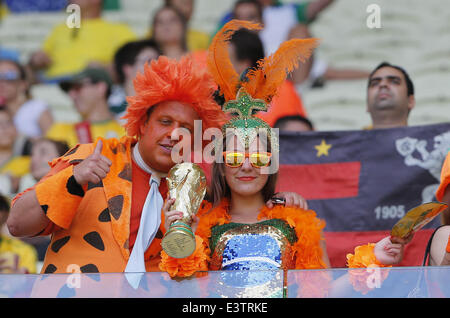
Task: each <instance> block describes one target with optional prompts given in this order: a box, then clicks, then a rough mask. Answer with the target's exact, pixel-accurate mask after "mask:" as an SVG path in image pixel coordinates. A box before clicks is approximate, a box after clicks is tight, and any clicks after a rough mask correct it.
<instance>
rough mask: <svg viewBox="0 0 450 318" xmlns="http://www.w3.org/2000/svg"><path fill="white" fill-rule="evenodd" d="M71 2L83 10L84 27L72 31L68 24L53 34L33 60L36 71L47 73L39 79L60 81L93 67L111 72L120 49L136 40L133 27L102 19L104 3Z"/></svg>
mask: <svg viewBox="0 0 450 318" xmlns="http://www.w3.org/2000/svg"><path fill="white" fill-rule="evenodd" d="M69 2H70V4H76V5H78V6H79V7H80V14H81V17H80V18H81V27H79V28H77V27H74V28H69V27H68V26H67V24H66V21H65V22H63V23H61V24H59V25H57V26H56V27H55V28H54V29H53V30H52V31H51V33H50V35H49V36H48V37H47V38H46V40H45V42H44V44H43V47H42V49H41V50H39V51H37V52H35V53H33V54H32V56H31V58H30V61H29V62H30V63H29V64H30V66H31V68H32V69H33V70H35V71H39V70H45V74H43V76H39V74H38V75H37V80H45V81H58V80H61V79H63V78H67V77H70V76H72V75H73V74H76V73H78V72H80V71H81V70H83V69H84V68H86V67H87V66H88V65H93V64H95V65H97V66H98V65H99V64H100V65H102V66H103V67H106V68H107V69H110V68H111V62H112V59H113V54H114V52H115V51H116V50H117V48H118V47H120V46H121V45H122V44H124V43H126V42H128V41H131V40H134V39H135V38H136V35H135V34H134V32H133V31H132V30H131V28H130V27H129V26H127V25H125V24H119V23H113V22H108V21H106V20H104V19H103V18H102V17H101V13H102V0H71V1H69ZM35 77H36V76H35ZM39 77H41V78H39Z"/></svg>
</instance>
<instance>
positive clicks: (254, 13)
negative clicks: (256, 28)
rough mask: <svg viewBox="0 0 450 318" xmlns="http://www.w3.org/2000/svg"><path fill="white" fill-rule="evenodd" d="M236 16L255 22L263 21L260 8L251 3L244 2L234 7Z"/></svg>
mask: <svg viewBox="0 0 450 318" xmlns="http://www.w3.org/2000/svg"><path fill="white" fill-rule="evenodd" d="M234 18H235V19H237V20H244V21H249V22H253V23H262V20H261V19H262V18H261V16H260V14H259V11H258V8H257V7H256V6H255V5H253V4H251V3H242V4H240V5H238V6H237V7H236V8H235V9H234Z"/></svg>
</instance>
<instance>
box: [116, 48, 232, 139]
mask: <svg viewBox="0 0 450 318" xmlns="http://www.w3.org/2000/svg"><path fill="white" fill-rule="evenodd" d="M133 84H134V88H135V91H136V95H135V96H128V97H127V102H128V107H127V113H126V115H125V116H123V117H122V118H123V119H125V120H126V123H125V125H124V126H125V129H126V130H127V134H128V135H129V136H132V137H135V136H138V137H139V134H140V133H139V127H140V126H141V125H142V124H145V121H146V120H147V111H148V110H149V109H150V108H151V107H153V106H156V105H158V104H159V103H161V102H164V101H178V102H180V103H183V104H186V105H189V106H191V107H192V108H193V109H194V110H195V111H196V112H197V114H198V115H199V117H200V118H201V120H202V129H203V131H204V130H205V129H207V128H210V127H217V128H220V127H221V126H222V124H223V123H224V122H225V121H226V120H227V119H226V116H225V114H224V113H223V111H222V109H221V107H220V106H219V105H218V104H217V103H216V102H215V101H214V99H213V93H214V91H215V88H216V85H215V83H214V81H213V79H212V77H211V76H210V75H209V74H208V73H207V72H206V71H204V70H201V69H199V68H198V67H197V68H196V67H195V64H194V63H193V60H192V59H191V58H190V57H187V56H186V57H182V58H181V59H180V61H176V60H174V59H169V58H167V57H166V56H160V57H159V58H158V59H157V60H153V61H151V63H150V65H149V64H148V63H146V64H145V66H144V72H143V73H138V74H137V75H136V78H135V79H134V81H133Z"/></svg>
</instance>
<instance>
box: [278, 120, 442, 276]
mask: <svg viewBox="0 0 450 318" xmlns="http://www.w3.org/2000/svg"><path fill="white" fill-rule="evenodd" d="M449 150H450V123H444V124H435V125H424V126H414V127H401V128H392V129H373V130H361V131H359V130H358V131H323V132H321V131H320V132H280V169H279V181H278V186H277V191H294V192H297V193H300V194H301V195H302V196H304V197H305V198H306V199H307V200H308V205H309V208H310V209H312V210H314V211H316V213H317V214H318V216H319V217H320V218H322V219H324V220H325V221H326V224H327V225H326V227H325V238H326V243H327V252H328V256H329V258H330V262H331V265H332V266H333V267H345V266H346V264H345V263H346V254H347V253H353V251H354V247H355V246H357V245H361V244H366V243H369V242H376V241H378V240H379V239H381V238H383V237H385V236H387V235H389V234H390V230H391V229H392V227H393V226H394V224H395V223H396V222H397V221H398V220H399V219H400V218H402V217H403V216H404V215H405V214H406V213H407V212H408V211H409V210H410V209H411V208H413V207H415V206H417V205H419V204H422V203H425V202H430V201H436V198H435V195H434V194H435V192H436V189H437V187H438V185H439V182H440V171H441V167H442V164H443V162H444V159H445V156H446V154H447V152H448V151H449ZM439 224H440V218H439V217H436V218H435V219H434V220H433V221H432V222H430V223H429V224H428V225H427V226H426V227H424V228H423V229H422V230H420V231H419V232H418V233H416V234H415V236H414V239H413V240H412V241H411V243H409V244H408V245H407V247H406V250H405V258H404V260H403V262H402V263H401V264H400V265H403V266H418V265H421V264H422V260H423V256H424V253H425V247H426V244H427V242H428V239H429V237H430V236H431V234H432V232H433V229H434V228H435V227H437V226H438V225H439Z"/></svg>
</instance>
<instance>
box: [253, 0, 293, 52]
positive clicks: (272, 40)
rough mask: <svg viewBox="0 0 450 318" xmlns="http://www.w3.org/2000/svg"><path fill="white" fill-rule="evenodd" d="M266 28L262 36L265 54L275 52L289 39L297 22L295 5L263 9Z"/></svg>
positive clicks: (262, 31) (261, 33)
mask: <svg viewBox="0 0 450 318" xmlns="http://www.w3.org/2000/svg"><path fill="white" fill-rule="evenodd" d="M263 21H264V29H263V30H261V32H260V33H259V34H260V37H261V41H262V42H263V45H264V51H265V55H266V56H269V55H270V54H272V53H274V52H275V51H276V50H277V49H278V47H279V46H280V44H281V43H283V42H284V41H286V40H287V38H288V35H289V31H290V30H291V29H292V27H294V26H295V25H296V24H297V15H296V11H295V7H294V6H293V5H290V4H285V5H282V6H268V7H266V8H264V11H263Z"/></svg>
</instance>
